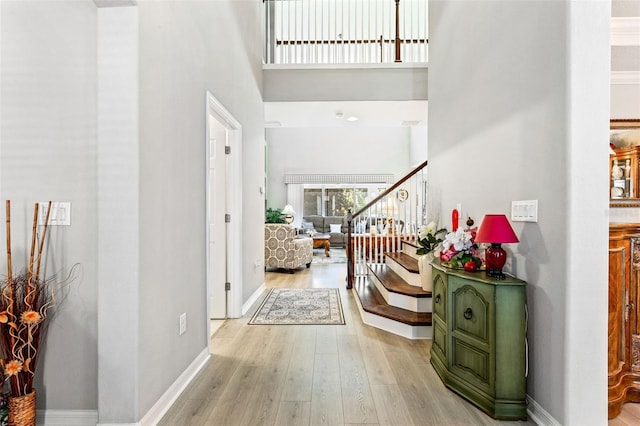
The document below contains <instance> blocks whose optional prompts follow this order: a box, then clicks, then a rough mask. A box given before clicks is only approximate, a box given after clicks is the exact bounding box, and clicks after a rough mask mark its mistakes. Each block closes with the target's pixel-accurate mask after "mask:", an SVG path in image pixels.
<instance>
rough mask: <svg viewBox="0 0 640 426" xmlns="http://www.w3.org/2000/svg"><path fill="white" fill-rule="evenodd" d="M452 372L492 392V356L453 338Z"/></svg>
mask: <svg viewBox="0 0 640 426" xmlns="http://www.w3.org/2000/svg"><path fill="white" fill-rule="evenodd" d="M451 344H452V347H451V356H452V360H453V363H452V366H451V372H452V373H454V374H456V375H457V376H459V377H462V378H464V379H465V380H468V381H472V382H473V383H474V384H475V385H476V386H478V387H480V388H481V389H482V390H484V391H485V392H491V385H492V384H491V381H492V380H491V376H492V374H491V365H490V360H491V356H490V355H489V353H487V352H486V351H483V350H481V349H478V348H477V347H475V346H473V345H470V344H468V343H466V342H465V341H464V340H460V339H456V338H455V337H453V338H452V339H451Z"/></svg>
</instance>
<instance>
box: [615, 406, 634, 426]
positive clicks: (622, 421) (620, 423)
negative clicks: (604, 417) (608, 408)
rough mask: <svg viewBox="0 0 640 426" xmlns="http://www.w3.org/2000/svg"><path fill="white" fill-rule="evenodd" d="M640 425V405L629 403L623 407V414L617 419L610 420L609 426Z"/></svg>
mask: <svg viewBox="0 0 640 426" xmlns="http://www.w3.org/2000/svg"><path fill="white" fill-rule="evenodd" d="M637 425H640V403H633V402H629V403H627V404H624V405H623V406H622V412H621V413H620V414H619V415H618V417H616V418H615V419H611V420H609V426H637Z"/></svg>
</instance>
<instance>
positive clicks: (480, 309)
mask: <svg viewBox="0 0 640 426" xmlns="http://www.w3.org/2000/svg"><path fill="white" fill-rule="evenodd" d="M452 281H453V280H452ZM453 285H454V283H452V292H451V298H452V301H451V306H452V309H453V312H452V320H453V322H452V324H451V330H452V332H453V333H454V334H455V333H460V334H462V335H464V336H468V337H472V338H474V339H477V340H479V341H480V342H482V343H485V344H486V345H489V344H490V343H491V341H492V333H493V331H492V330H493V326H492V318H493V306H494V303H495V302H494V297H493V288H492V287H491V286H482V285H481V284H480V285H476V284H474V285H469V284H466V285H461V286H456V287H453Z"/></svg>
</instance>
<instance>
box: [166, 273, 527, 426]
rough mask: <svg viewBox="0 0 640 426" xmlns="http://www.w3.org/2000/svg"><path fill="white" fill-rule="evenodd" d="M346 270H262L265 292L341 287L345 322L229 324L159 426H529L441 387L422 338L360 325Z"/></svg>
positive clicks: (427, 342) (244, 320) (243, 320)
mask: <svg viewBox="0 0 640 426" xmlns="http://www.w3.org/2000/svg"><path fill="white" fill-rule="evenodd" d="M344 277H345V264H326V265H315V264H314V265H312V267H311V268H310V269H304V270H303V269H300V270H298V271H297V272H296V273H295V274H288V273H281V272H267V273H266V285H267V287H268V288H271V287H285V288H287V287H296V288H312V287H336V288H339V289H340V296H341V299H342V303H343V308H344V314H345V317H346V322H347V324H346V325H335V326H328V325H324V326H302V325H300V326H265V325H247V322H248V321H249V319H250V318H251V316H252V315H253V313H254V311H255V309H257V306H258V305H259V302H258V303H256V304H255V306H254V307H253V309H252V310H251V311H250V312H249V313H247V315H246V316H245V317H244V318H241V319H234V320H228V321H226V322H225V324H224V325H223V326H222V327H221V328H220V329H218V331H217V332H216V333H215V334H214V335H213V337H212V342H213V345H212V347H213V349H212V357H211V359H210V361H209V362H208V364H207V365H206V366H205V367H204V368H203V370H202V372H201V373H200V374H199V375H198V377H196V379H195V380H194V381H193V383H191V385H190V386H189V387H188V388H187V390H186V391H185V392H184V393H183V394H182V395H181V396H180V398H179V399H178V400H177V401H176V403H175V404H174V405H173V407H171V409H170V410H169V411H168V412H167V414H166V415H165V416H164V418H163V419H162V421H161V422H160V425H161V426H169V425H176V426H178V425H179V426H183V425H251V426H253V425H277V426H284V425H331V426H333V425H355V424H370V425H402V426H404V425H420V426H422V425H497V424H500V425H528V424H530V425H533V424H535V423H533V422H531V421H529V422H498V421H496V420H494V419H492V418H491V417H489V416H487V415H485V414H484V413H483V412H482V411H480V410H478V409H476V408H475V407H474V406H472V405H471V404H469V403H468V402H466V401H465V400H464V399H462V398H461V397H459V396H458V395H456V394H454V393H453V392H451V391H449V390H447V389H446V388H445V387H444V386H443V385H442V382H441V381H440V379H439V378H438V376H437V375H436V373H435V371H434V370H433V368H432V367H431V364H430V363H429V348H430V345H431V341H430V340H421V341H411V340H407V339H404V338H402V337H398V336H395V335H393V334H390V333H386V332H384V331H380V330H377V329H374V328H372V327H369V326H367V325H364V324H363V323H362V321H361V320H360V316H359V313H358V310H357V307H356V305H355V302H354V301H353V297H354V296H355V295H352V294H351V292H350V291H347V290H346V289H345V280H344Z"/></svg>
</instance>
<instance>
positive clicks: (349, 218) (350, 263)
mask: <svg viewBox="0 0 640 426" xmlns="http://www.w3.org/2000/svg"><path fill="white" fill-rule="evenodd" d="M428 163H429V160H425V161H424V162H422V163H421V164H420V165H418V166H417V167H416V168H414V169H413V170H412V171H410V172H409V173H407V174H406V175H405V176H403V177H402V178H400V179H399V180H398V181H397V182H396V183H394V184H393V185H391V186H390V187H389V188H387V189H386V190H385V191H383V192H382V193H381V194H379V195H378V196H377V197H375V198H374V199H373V200H371V201H369V202H368V203H367V204H366V205H365V206H364V207H362V208H361V209H360V210H358V211H357V212H355V213H351V209H349V210H347V244H346V248H347V249H346V252H347V290H349V289H351V288H353V281H354V274H353V259H352V256H351V251H352V250H353V247H352V246H351V222H352V221H353V218H355V217H358V216H360V215H361V214H362V213H364V212H365V211H367V210H368V209H369V208H370V207H371V206H373V205H375V204H376V203H377V202H378V201H380V200H382V199H383V198H385V197H386V196H388V195H389V194H391V193H392V192H393V191H394V190H395V189H396V188H398V187H399V186H400V185H402V184H403V183H405V182H406V181H408V180H409V179H411V178H412V177H413V176H415V175H416V174H418V173H419V172H420V171H421V170H423V169H424V168H425V167H427V164H428Z"/></svg>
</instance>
